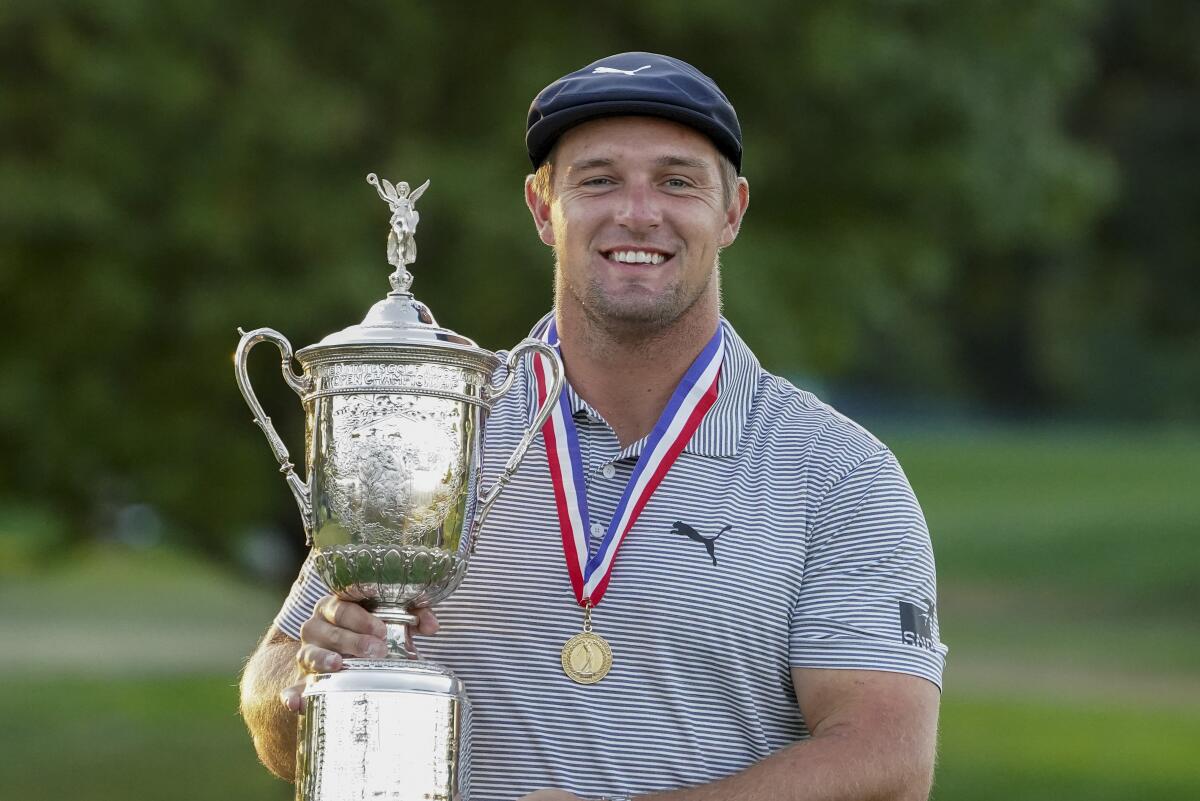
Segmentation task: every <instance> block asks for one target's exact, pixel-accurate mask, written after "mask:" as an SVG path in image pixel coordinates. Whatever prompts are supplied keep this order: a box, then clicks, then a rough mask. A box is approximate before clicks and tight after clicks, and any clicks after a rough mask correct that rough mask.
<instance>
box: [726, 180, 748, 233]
mask: <svg viewBox="0 0 1200 801" xmlns="http://www.w3.org/2000/svg"><path fill="white" fill-rule="evenodd" d="M748 208H750V182H749V181H747V180H746V179H745V178H742V177H740V176H739V177H738V179H737V189H736V191H734V193H733V197H732V198H730V200H729V208H727V209H725V227H724V228H722V229H721V238H720V246H721V247H727V246H729V245H732V244H733V240H735V239H737V235H738V231H740V230H741V228H742V218H743V217H745V216H746V209H748Z"/></svg>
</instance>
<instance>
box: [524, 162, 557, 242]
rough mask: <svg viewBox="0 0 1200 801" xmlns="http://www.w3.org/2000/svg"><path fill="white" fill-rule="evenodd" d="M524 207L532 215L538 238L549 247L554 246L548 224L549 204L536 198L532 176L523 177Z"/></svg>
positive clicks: (552, 235)
mask: <svg viewBox="0 0 1200 801" xmlns="http://www.w3.org/2000/svg"><path fill="white" fill-rule="evenodd" d="M525 205H526V206H528V207H529V213H530V214H532V215H533V225H534V227H535V228H537V232H538V238H539V239H541V240H542V242H544V243H545V244H547V245H550V246H551V247H553V246H554V226H553V225H551V224H550V204H549V203H547V202H546V201H544V200H542V199H541V198H540V197H538V193H537V192H536V191H535V190H534V188H533V176H532V175H526V176H525Z"/></svg>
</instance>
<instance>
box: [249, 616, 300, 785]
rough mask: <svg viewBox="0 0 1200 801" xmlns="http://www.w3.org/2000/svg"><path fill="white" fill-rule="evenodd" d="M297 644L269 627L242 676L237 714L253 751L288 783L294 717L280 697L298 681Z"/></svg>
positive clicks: (292, 770)
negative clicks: (252, 745) (252, 742)
mask: <svg viewBox="0 0 1200 801" xmlns="http://www.w3.org/2000/svg"><path fill="white" fill-rule="evenodd" d="M299 646H300V644H299V643H298V642H297V641H296V640H293V639H291V638H289V637H287V636H286V635H283V634H280V633H278V632H277V631H276V630H275V628H274V627H272V628H271V629H270V630H269V631H268V632H267V634H266V636H265V637H263V640H262V642H261V643H260V644H259V646H258V648H257V649H256V650H255V652H254V654H253V655H252V656H251V657H250V660H249V661H248V662H247V663H246V669H245V670H244V671H243V672H242V684H241V713H242V719H243V720H245V721H246V727H247V728H248V729H249V730H250V736H251V737H252V738H253V740H254V750H255V751H257V752H258V758H259V759H260V760H262V763H263V764H264V765H266V766H267V768H268V769H269V770H270V771H271V772H272V773H274V774H275V775H276V776H279V777H280V778H281V779H286V780H288V781H292V780H293V776H294V775H295V771H296V724H297V715H296V713H295V712H292V711H290V710H289V709H288V708H287V707H286V706H285V705H284V704H283V703H282V702H281V701H280V693H282V692H283V690H284V689H286V688H288V687H290V686H292V685H294V684H296V683H297V682H298V681H300V680H301V677H302V673H301V671H300V669H299V667H298V666H297V664H296V652H297V650H298V649H299Z"/></svg>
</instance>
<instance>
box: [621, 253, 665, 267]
mask: <svg viewBox="0 0 1200 801" xmlns="http://www.w3.org/2000/svg"><path fill="white" fill-rule="evenodd" d="M608 257H609V258H610V259H612V260H613V261H619V262H621V263H623V264H662V263H663V262H664V261H666V257H665V256H663V254H661V253H647V252H646V251H644V250H614V251H613V252H612V253H609V254H608Z"/></svg>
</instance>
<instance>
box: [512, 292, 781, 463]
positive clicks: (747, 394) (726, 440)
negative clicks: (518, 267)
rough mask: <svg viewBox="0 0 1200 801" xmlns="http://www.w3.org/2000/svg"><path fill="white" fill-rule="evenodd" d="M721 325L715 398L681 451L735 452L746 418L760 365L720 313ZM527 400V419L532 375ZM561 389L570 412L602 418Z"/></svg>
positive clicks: (628, 452) (634, 452)
mask: <svg viewBox="0 0 1200 801" xmlns="http://www.w3.org/2000/svg"><path fill="white" fill-rule="evenodd" d="M553 314H554V312H553V311H552V312H550V313H549V314H547V315H546V316H545V317H543V318H542V319H541V320H539V321H538V323H537V325H535V326H534V327H533V330H532V331H530V332H529V335H530V336H531V337H537V338H541V337H542V335H543V334H544V332H545V330H546V326H547V325H548V324H549V322H550V319H551V318H552V317H553ZM720 325H721V327H722V328H723V329H724V331H725V355H724V358H723V360H722V362H721V377H720V378H719V379H718V383H717V401H716V403H714V404H713V407H712V408H711V409H709V411H708V414H706V415H705V416H704V419H703V420H701V421H700V425H699V427H697V429H696V433H695V434H694V435H693V436H692V438H691V440H689V441H688V443H687V445H685V446H684V449H683V450H684V452H685V453H691V454H696V455H699V456H710V457H714V458H719V457H729V456H735V455H737V451H738V444H739V443H740V442H741V438H742V432H743V431H744V430H745V428H746V421H747V419H748V418H749V416H750V408H751V406H752V405H753V403H754V398H755V395H756V394H757V392H758V384H759V377H760V375H761V373H762V367H761V366H760V365H759V363H758V359H757V358H755V356H754V353H753V352H752V351H751V350H750V348H749V347H748V346H747V345H746V343H745V342H743V341H742V338H741V337H739V336H738V335H737V332H736V331H735V330H734V328H733V326H732V325H731V324H730V323H729V321H728V320H726V319H725V318H724V317H722V318H721V322H720ZM526 386H527V398H528V402H529V410H530V411H529V419H531V420H532V419H533V415H534V414H536V412H537V387H536V382H534V381H533V380H532V379H531V380H529V381H527V382H526ZM563 391H564V392H566V393H567V403H568V406H569V408H570V410H571V414H572V415H578V414H580V413H583V414H587V415H591V416H593V417H595V418H596V419H598V420H599V419H603V418H601V417H600V414H599V413H598V412H597V411H596V410H595V409H593V408H592V407H591V405H590V404H588V402H587V401H585V400H584V399H583V398H582V397H580V396H579V394H578V393H576V392H575V389H574V388H573V387H572V386H571V385H570V383H566V384H564V385H563ZM644 443H645V438H644V437H643V438H642V439H640V440H638V441H637V442H635V443H633V444H632V445H630V446H629V447H628V448H625V449H624V450H623V451H622V452H621V457H622V458H636V457H638V456H639V455H641V452H642V445H643V444H644Z"/></svg>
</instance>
